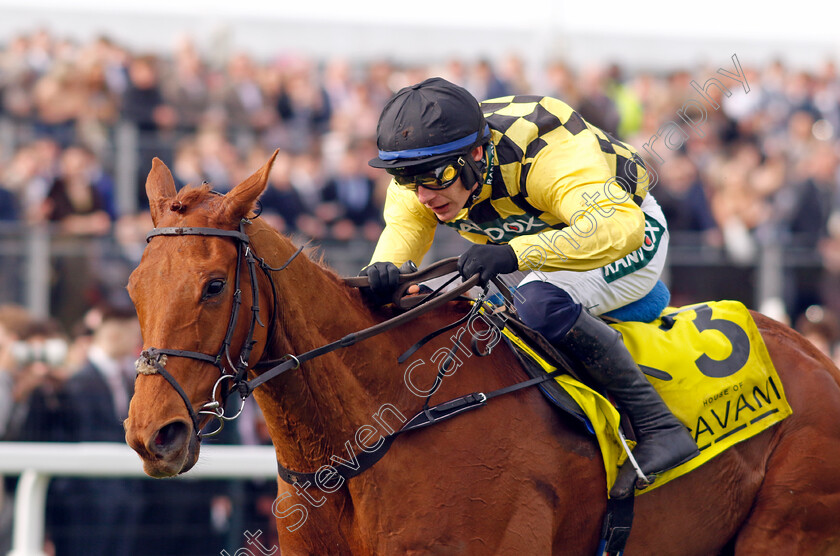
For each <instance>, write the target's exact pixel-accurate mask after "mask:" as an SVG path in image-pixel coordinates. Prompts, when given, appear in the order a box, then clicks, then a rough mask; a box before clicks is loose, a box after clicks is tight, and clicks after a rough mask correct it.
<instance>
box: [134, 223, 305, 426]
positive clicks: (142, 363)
mask: <svg viewBox="0 0 840 556" xmlns="http://www.w3.org/2000/svg"><path fill="white" fill-rule="evenodd" d="M249 223H250V221H248V220H246V219H242V221H241V222H240V223H239V231H234V230H221V229H218V228H200V227H192V226H190V227H167V228H155V229H154V230H152V231H151V232H149V233H148V235H147V236H146V242H147V243H148V242H150V241H151V240H152V238H153V237H155V236H187V235H192V236H207V237H223V238H231V239H233V240H235V241H236V274H235V278H234V293H233V306H232V308H231V315H230V320H229V321H228V327H227V332H226V333H225V338H224V340H222V345H221V346H220V347H219V351H218V352H217V353H216V355H208V354H206V353H201V352H198V351H190V350H183V349H161V348H155V347H150V348H148V349H146V350H144V351H143V352H142V353H141V354H140V358H139V359H138V360H137V362H136V364H135V366H136V367H137V372H138V373H140V374H159V375H161V376H162V377H163V378H164V379H166V381H167V382H168V383H169V384H171V385H172V388H174V389H175V391H176V392H177V393H178V395H179V396H181V399H182V400H183V401H184V405H186V407H187V412H188V413H189V415H190V419H191V420H192V423H193V427H194V430H195V433H196V436H198V438H199V440H200V439H201V437H202V436H207V437H209V436H215V435H216V434H218V433H219V432H221V430H222V428H224V424H225V422H226V421H232V420H233V419H236V418H237V417H239V415H240V413H242V408H243V407H244V404H245V399H244V397H243V399H242V404H241V405H240V407H239V410H238V411H237V412H236V415H233V416H226V415H225V399H226V398H227V395H228V392H229V391H230V386H231V385H234V386H235V385H238V384H239V383H241V382H243V381H244V380H245V375H246V373H247V372H248V359H249V358H250V356H251V350H252V349H253V347H254V344H256V341H255V340H254V330H255V329H256V325H257V323H259V325H260V326H262V327H265V325H264V324H263V322H262V320H260V294H259V284H258V283H257V271H256V266H257V265H259V267H260V269H262V271H263V272H264V273H266V275H268V272H269V271H279V270H283V269H284V268H286V266H288V265H289V263H291V262H292V260H294V258H295V257H297V256H298V255H299V254H300V252H301V251H302V250H303V247H301V248H300V249H298V250H297V251H296V252H295V253H294V255H292V256H291V258H289V260H288V261H286V263H285V264H284V265H283V266H281V267H279V268H272V267H270V266H268V265H267V264H266V263H265V261H264V260H263V259H260V258H259V257H256V256H255V255H254V252H253V250H252V249H251V238H250V237H248V234H246V233H245V231H244V227H245V224H249ZM243 257H244V258H245V262H246V263H247V264H248V275H249V277H250V281H251V322H250V324H249V326H248V335H247V336H246V338H245V341H244V343H243V344H242V349H241V350H240V352H239V356H238V357H237V358H236V360H235V361H234V359H233V358H232V357H231V354H230V346H231V343H232V341H233V334H234V332H235V330H236V323H237V321H238V319H239V309H240V305H241V304H242V290H241V289H240V287H239V285H240V274H241V271H240V269H241V266H242V259H243ZM269 283H271V285H272V289H273V287H274V283H273V282H272V281H271V279H270V277H269ZM273 293H274V302H275V304H276V302H277V295H276V292H273ZM170 356H175V357H186V358H189V359H196V360H198V361H204V362H206V363H210V364H212V365H214V366H216V368H218V369H219V373H220V375H221V376H219V379H218V380H217V381H216V383H215V384H214V385H213V390H212V392H211V394H210V396H211V398H210V401H209V402H206V403H204V404H203V405H202V406H201V407H199V409H198V411H195V409H193V405H192V402H190V399H189V396H187V393H186V392H184V389H183V388H182V387H181V385H180V384H178V381H177V380H175V377H173V376H172V375H171V374H170V373H169V372H168V371H167V370H166V369H165V368H164V367H165V366H166V362H167V359H168V357H170ZM228 370H229V371H230V372H228ZM217 394H218V395H219V396H218V398H217ZM199 415H209V416H211V417H212V418H215V419H218V421H219V426H218V428H217V429H216V430H214V431H213V432H210V433H205V434H204V435H202V434H201V427H200V423H199V420H200V417H199Z"/></svg>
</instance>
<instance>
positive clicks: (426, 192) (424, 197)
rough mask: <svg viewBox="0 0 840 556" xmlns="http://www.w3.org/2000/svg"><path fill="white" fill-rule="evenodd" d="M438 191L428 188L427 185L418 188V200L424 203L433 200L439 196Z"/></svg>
mask: <svg viewBox="0 0 840 556" xmlns="http://www.w3.org/2000/svg"><path fill="white" fill-rule="evenodd" d="M437 194H438V193H437V191H433V190H431V189H427V188H425V187H418V188H417V200H418V201H420V202H421V203H423V204H424V205H425V204H427V203H429V202H430V201H432V200H433V199H434V198H435V197H436V196H437Z"/></svg>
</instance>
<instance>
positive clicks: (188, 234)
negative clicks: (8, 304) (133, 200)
mask: <svg viewBox="0 0 840 556" xmlns="http://www.w3.org/2000/svg"><path fill="white" fill-rule="evenodd" d="M275 156H276V153H275ZM273 161H274V157H272V158H271V160H269V161H268V163H267V164H266V165H265V166H264V167H263V168H262V169H260V170H259V171H257V172H256V173H255V174H254V175H252V176H251V177H250V178H248V179H246V180H245V181H244V182H242V183H241V184H239V185H238V186H236V187H235V188H234V189H233V190H231V191H230V192H229V193H228V194H227V195H224V196H221V195H216V194H214V193H213V192H211V191H210V189H209V187H208V186H201V187H188V188H184V189H183V190H181V191H180V192H176V190H175V182H174V180H173V179H172V174H171V173H170V172H169V169H168V168H167V167H166V165H165V164H163V163H162V162H161V161H160V160H158V159H155V160H154V162H153V165H152V170H151V172H149V177H148V179H147V181H146V193H147V195H148V197H149V205H150V209H151V214H152V221H153V222H154V225H155V230H154V231H153V232H152V234H150V236H151V237H150V238H149V245H148V246H147V247H146V250H145V252H144V253H143V258H142V260H141V262H140V264H139V266H138V267H137V268H136V269H135V270H134V272H133V273H132V274H131V277H130V278H129V284H128V291H129V294H130V295H131V299H132V300H133V301H134V305H135V307H136V308H137V315H138V318H139V319H140V326H141V329H142V331H143V347H144V357H141V359H140V360H138V371H139V373H140V374H139V375H138V378H137V381H136V383H135V393H134V397H133V399H132V401H131V407H130V409H129V415H128V419H127V420H126V422H125V430H126V441H127V442H128V444H129V445H130V446H131V447H132V448H133V449H134V450H135V451H136V452H137V453H138V454H139V455H140V457H141V458H142V460H143V464H144V469H145V471H146V473H147V474H149V475H151V476H153V477H168V476H172V475H176V474H179V473H183V472H185V471H187V470H189V469H190V468H191V467H192V466H193V465H194V464H195V462H196V461H197V459H198V451H199V436H198V434H197V430H196V429H198V428H200V427H201V426H203V425H204V424H206V422H207V421H208V420H209V419H211V418H212V416H209V415H206V414H204V413H202V409H205V410H206V409H207V406H206V404H207V403H208V402H213V401H214V400H216V401H221V400H220V397H221V396H222V394H221V392H222V391H223V390H225V388H226V387H227V386H229V381H228V380H227V379H222V380H221V381H220V376H221V373H225V374H231V373H233V372H235V367H236V365H237V363H238V360H239V359H240V357H241V356H243V353H244V359H245V360H246V361H248V360H250V361H251V362H254V361H256V360H258V359H259V357H260V355H261V354H262V350H263V349H264V347H265V340H266V331H265V328H263V327H259V326H257V327H254V326H253V325H252V324H250V323H251V322H252V315H251V313H252V311H251V310H250V309H251V308H252V298H251V293H252V290H251V287H250V281H251V279H254V280H256V277H255V276H251V275H250V273H251V272H254V268H253V265H250V268H249V265H248V264H247V263H246V258H247V246H248V237H247V235H244V234H239V231H240V222H241V221H242V219H243V218H245V217H246V216H247V215H248V214H249V213H250V212H251V211H252V210H253V208H254V205H255V202H256V200H257V198H258V197H259V196H260V194H261V193H262V192H263V190H264V189H265V186H266V182H267V180H268V174H269V172H270V169H271V165H272V163H273ZM219 231H221V233H218V232H219ZM237 282H239V283H237ZM240 284H241V286H240ZM237 290H241V304H237V303H235V301H234V300H235V297H236V295H237V294H236V291H237ZM262 306H263V307H265V306H266V305H265V304H263V305H262ZM267 318H268V316H267V315H264V316H263V317H262V319H263V320H264V321H265V320H266V319H267ZM251 334H253V340H255V341H256V347H255V348H254V351H253V352H252V353H250V355H248V351H247V348H246V351H245V352H243V351H242V350H243V346H245V345H246V344H249V343H250V342H248V341H247V339H248V337H249V335H251ZM228 343H229V344H230V345H229V347H226V345H227V344H228ZM217 356H218V357H217ZM232 367H233V368H232ZM226 381H227V382H228V383H227V384H224V382H226ZM219 382H221V383H220V384H217V383H219Z"/></svg>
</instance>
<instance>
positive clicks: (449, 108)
mask: <svg viewBox="0 0 840 556" xmlns="http://www.w3.org/2000/svg"><path fill="white" fill-rule="evenodd" d="M489 141H490V128H489V127H488V126H487V122H485V121H484V114H482V112H481V107H480V106H479V104H478V101H477V100H476V99H475V97H473V96H472V95H471V94H470V93H469V92H468V91H467V90H466V89H464V88H463V87H459V86H458V85H455V84H454V83H450V82H449V81H447V80H445V79H443V78H440V77H432V78H430V79H427V80H425V81H423V82H422V83H417V84H416V85H411V86H410V87H404V88H403V89H400V90H399V91H398V92H397V94H395V95H394V96H393V97H392V98H391V100H389V101H388V103H387V104H386V105H385V108H384V109H383V110H382V114H381V115H380V116H379V124H378V125H377V126H376V144H377V147H378V148H379V156H378V157H377V158H374V159H372V160H371V161H370V162H369V163H368V164H370V165H371V166H373V167H374V168H384V169H385V170H386V171H387V172H388V173H389V174H392V175H403V176H410V175H415V174H420V173H423V172H428V171H430V170H431V169H433V168H434V167H435V166H436V165H437V164H440V163H442V162H444V161H449V160H453V159H457V158H458V157H463V160H464V162H465V164H464V168H463V170H462V172H461V176H462V181H463V184H464V186H465V187H466V188H467V189H470V188H472V186H473V185H474V184H475V183H476V182H477V181H479V179H480V178H481V175H482V174H483V171H484V166H485V161H484V160H482V161H480V162H479V163H476V161H475V160H473V158H472V156H468V155H469V153H470V152H471V151H472V150H473V149H474V148H475V147H478V146H481V145H486V144H487V143H488V142H489ZM485 151H486V148H485ZM485 160H486V157H485ZM479 165H480V166H481V167H479Z"/></svg>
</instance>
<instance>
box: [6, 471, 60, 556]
mask: <svg viewBox="0 0 840 556" xmlns="http://www.w3.org/2000/svg"><path fill="white" fill-rule="evenodd" d="M49 482H50V477H49V475H45V474H42V473H38V472H37V471H33V470H31V469H27V470H26V471H24V472H23V473H21V475H20V479H19V480H18V486H17V490H16V491H15V521H14V526H13V529H12V551H11V552H9V556H47V554H46V553H45V552H44V510H45V507H46V500H47V485H48V484H49Z"/></svg>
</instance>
